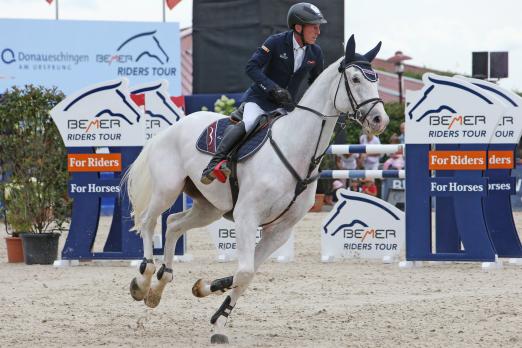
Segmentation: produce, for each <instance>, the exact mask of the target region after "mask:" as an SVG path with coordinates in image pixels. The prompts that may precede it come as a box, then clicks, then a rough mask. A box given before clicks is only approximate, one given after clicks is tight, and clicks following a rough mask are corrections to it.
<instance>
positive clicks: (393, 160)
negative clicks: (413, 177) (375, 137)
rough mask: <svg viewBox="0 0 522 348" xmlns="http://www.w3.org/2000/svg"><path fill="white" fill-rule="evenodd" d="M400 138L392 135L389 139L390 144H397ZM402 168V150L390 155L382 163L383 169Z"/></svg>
mask: <svg viewBox="0 0 522 348" xmlns="http://www.w3.org/2000/svg"><path fill="white" fill-rule="evenodd" d="M399 141H400V137H399V136H397V134H395V133H393V135H392V136H391V138H390V143H391V144H399ZM403 168H404V156H403V154H402V150H400V151H397V152H395V153H393V154H391V155H390V157H389V158H388V159H387V160H386V161H385V162H384V165H383V169H384V170H388V169H397V170H400V169H403Z"/></svg>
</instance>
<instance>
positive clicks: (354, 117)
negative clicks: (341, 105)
mask: <svg viewBox="0 0 522 348" xmlns="http://www.w3.org/2000/svg"><path fill="white" fill-rule="evenodd" d="M360 64H364V65H369V63H368V62H366V61H354V62H351V63H350V64H346V65H345V64H344V61H342V62H341V64H340V65H339V72H340V73H341V76H340V77H339V82H338V83H337V90H336V91H335V97H334V108H335V109H336V110H337V111H340V110H339V109H338V108H337V105H336V104H337V94H338V93H339V89H340V87H341V81H342V80H343V79H344V88H345V90H346V94H347V95H348V100H349V101H350V106H351V107H352V112H342V111H340V112H339V113H338V114H335V115H324V114H322V113H320V112H319V111H317V110H314V109H312V108H309V107H307V106H303V105H299V104H295V105H294V107H296V108H298V109H302V110H306V111H309V112H311V113H313V114H315V115H317V116H319V117H320V118H322V119H326V118H329V117H341V118H344V119H345V120H346V121H348V120H350V121H354V122H356V123H358V124H359V125H360V126H361V127H364V122H365V121H366V119H367V118H368V115H369V114H370V112H371V111H372V110H373V108H374V107H375V106H377V104H379V103H381V104H383V105H384V101H383V100H382V99H381V98H378V97H377V98H370V99H367V100H365V101H363V102H362V103H358V102H357V100H356V99H355V97H354V95H353V92H352V88H350V83H349V82H348V77H347V76H346V70H347V69H348V68H350V67H356V68H358V69H359V70H361V71H363V69H362V67H361V66H360ZM363 75H364V76H365V78H366V79H368V80H369V81H370V82H376V81H377V79H375V80H370V79H369V78H367V77H366V74H364V73H363ZM370 103H371V104H372V105H371V107H370V108H368V110H367V111H366V112H365V113H364V114H363V112H362V110H361V109H362V107H363V106H365V105H366V104H370Z"/></svg>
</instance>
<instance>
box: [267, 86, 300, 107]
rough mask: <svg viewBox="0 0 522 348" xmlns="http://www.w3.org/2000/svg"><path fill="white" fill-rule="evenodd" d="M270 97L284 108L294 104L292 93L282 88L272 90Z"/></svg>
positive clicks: (269, 93)
mask: <svg viewBox="0 0 522 348" xmlns="http://www.w3.org/2000/svg"><path fill="white" fill-rule="evenodd" d="M268 96H269V97H270V99H271V100H272V101H273V102H274V103H275V104H277V105H279V106H282V107H284V108H286V107H287V106H290V105H293V104H294V103H293V101H292V95H291V94H290V92H288V90H286V89H284V88H281V87H276V88H274V89H272V90H271V91H270V92H268Z"/></svg>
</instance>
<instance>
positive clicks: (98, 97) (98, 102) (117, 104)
mask: <svg viewBox="0 0 522 348" xmlns="http://www.w3.org/2000/svg"><path fill="white" fill-rule="evenodd" d="M126 87H127V82H126V81H125V80H120V81H109V82H107V83H105V84H102V85H98V86H97V87H95V88H92V89H89V90H87V91H85V92H83V93H81V94H80V95H78V96H77V97H76V98H74V99H73V100H72V101H71V102H69V103H67V104H66V105H65V107H64V108H63V111H64V112H74V113H78V114H81V113H88V115H85V116H86V117H93V119H98V118H101V117H102V116H108V117H110V118H117V119H120V120H123V121H125V122H126V123H128V124H129V125H132V124H135V123H138V122H139V121H140V117H141V111H140V110H139V109H138V108H137V106H136V105H135V104H134V102H133V101H132V100H131V99H130V97H129V95H128V93H126V92H122V91H127V88H126Z"/></svg>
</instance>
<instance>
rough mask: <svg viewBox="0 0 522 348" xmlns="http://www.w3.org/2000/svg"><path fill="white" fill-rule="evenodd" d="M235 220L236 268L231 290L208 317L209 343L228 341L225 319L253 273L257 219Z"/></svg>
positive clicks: (244, 218)
mask: <svg viewBox="0 0 522 348" xmlns="http://www.w3.org/2000/svg"><path fill="white" fill-rule="evenodd" d="M238 215H239V214H238ZM235 220H236V231H237V233H236V243H237V260H238V268H237V271H236V273H235V274H234V277H233V282H232V292H231V293H230V295H229V296H227V297H226V298H225V301H223V304H222V305H221V307H219V309H218V310H217V312H216V313H214V315H213V316H212V318H211V319H210V323H211V324H212V325H213V326H214V333H213V335H212V337H211V339H210V341H211V343H218V344H219V343H228V337H227V336H226V334H225V325H226V323H227V319H228V317H229V315H230V313H231V312H232V309H233V308H234V306H235V305H236V303H237V300H238V299H239V297H241V295H242V294H243V293H244V292H245V290H246V289H247V288H248V285H249V284H250V282H251V281H252V279H253V278H254V273H255V262H254V254H255V249H256V233H257V226H258V225H259V222H258V219H256V218H255V217H253V216H250V217H249V216H246V217H244V216H241V215H240V216H239V217H238V218H236V219H235Z"/></svg>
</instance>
